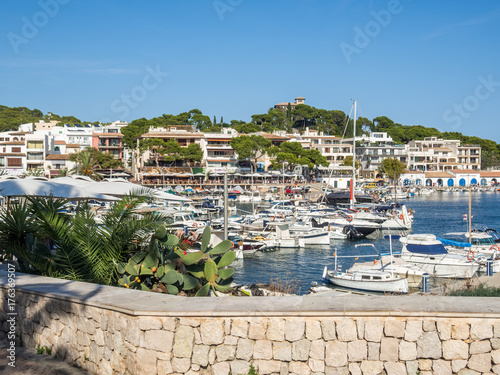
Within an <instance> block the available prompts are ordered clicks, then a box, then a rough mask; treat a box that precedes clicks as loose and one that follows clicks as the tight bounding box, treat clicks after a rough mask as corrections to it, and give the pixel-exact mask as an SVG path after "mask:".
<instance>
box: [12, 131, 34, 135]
mask: <svg viewBox="0 0 500 375" xmlns="http://www.w3.org/2000/svg"><path fill="white" fill-rule="evenodd" d="M9 134H10V135H26V134H31V133H30V132H10V133H9Z"/></svg>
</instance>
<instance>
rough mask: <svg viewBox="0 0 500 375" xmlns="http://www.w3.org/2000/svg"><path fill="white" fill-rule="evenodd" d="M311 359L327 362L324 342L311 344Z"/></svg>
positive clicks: (319, 341)
mask: <svg viewBox="0 0 500 375" xmlns="http://www.w3.org/2000/svg"><path fill="white" fill-rule="evenodd" d="M309 358H312V359H319V360H322V361H324V360H325V343H324V341H323V340H314V341H313V342H311V350H310V351H309Z"/></svg>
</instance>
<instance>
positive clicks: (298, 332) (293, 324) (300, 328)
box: [285, 319, 306, 342]
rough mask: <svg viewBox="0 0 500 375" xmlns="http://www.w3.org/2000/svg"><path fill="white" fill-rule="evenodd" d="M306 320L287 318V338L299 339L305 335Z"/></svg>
mask: <svg viewBox="0 0 500 375" xmlns="http://www.w3.org/2000/svg"><path fill="white" fill-rule="evenodd" d="M305 326H306V322H305V321H304V320H303V319H287V320H286V321H285V339H286V340H287V341H292V342H293V341H298V340H300V339H301V338H302V337H303V336H304V332H305Z"/></svg>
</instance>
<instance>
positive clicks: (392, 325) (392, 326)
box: [384, 319, 406, 338]
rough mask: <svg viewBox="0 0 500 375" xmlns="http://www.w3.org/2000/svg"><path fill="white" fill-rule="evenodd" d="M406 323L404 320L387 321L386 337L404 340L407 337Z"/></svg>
mask: <svg viewBox="0 0 500 375" xmlns="http://www.w3.org/2000/svg"><path fill="white" fill-rule="evenodd" d="M405 327H406V322H405V321H404V320H396V319H387V320H386V321H385V327H384V334H385V336H386V337H396V338H402V337H404V335H405Z"/></svg>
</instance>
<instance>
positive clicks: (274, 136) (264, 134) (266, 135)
mask: <svg viewBox="0 0 500 375" xmlns="http://www.w3.org/2000/svg"><path fill="white" fill-rule="evenodd" d="M262 136H263V137H264V138H266V139H283V140H289V139H292V138H290V137H288V136H286V135H276V134H270V133H264V132H263V133H262Z"/></svg>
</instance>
